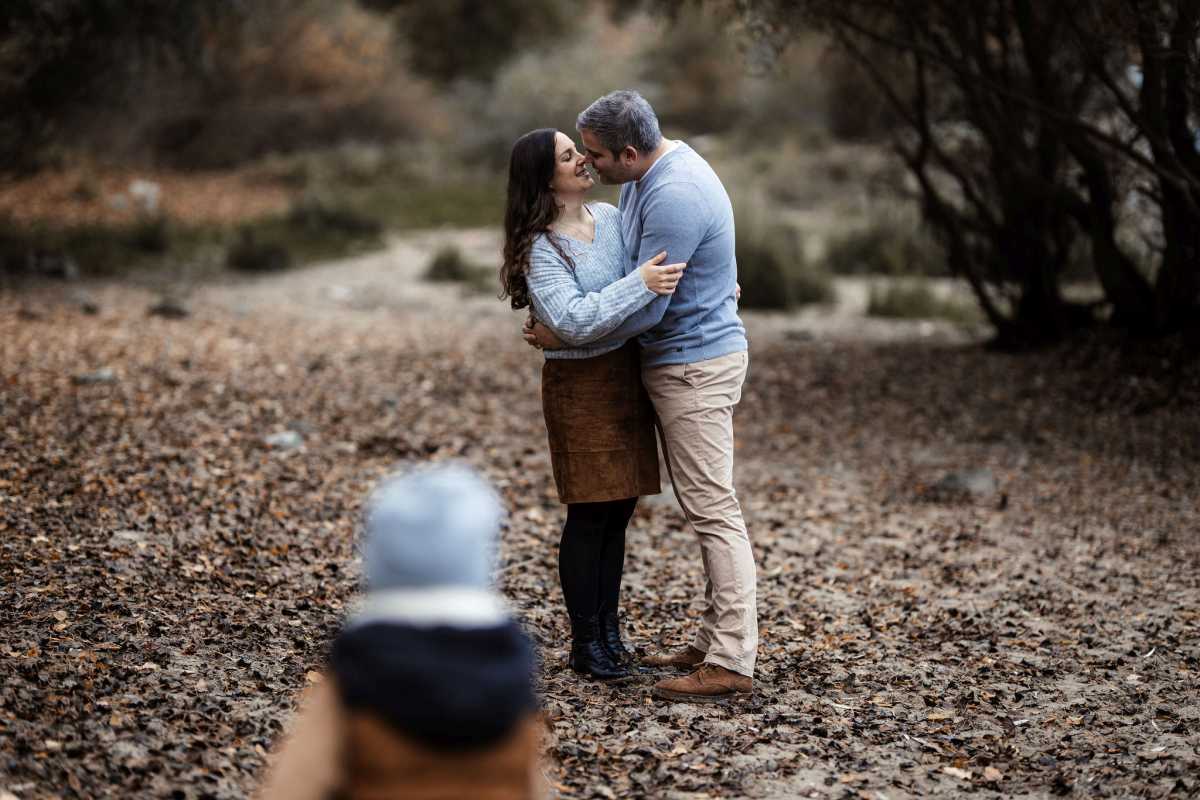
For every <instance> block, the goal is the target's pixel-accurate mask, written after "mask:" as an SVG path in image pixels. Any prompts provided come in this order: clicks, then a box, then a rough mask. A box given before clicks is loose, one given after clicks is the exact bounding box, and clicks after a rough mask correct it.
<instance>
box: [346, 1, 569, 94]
mask: <svg viewBox="0 0 1200 800" xmlns="http://www.w3.org/2000/svg"><path fill="white" fill-rule="evenodd" d="M360 2H362V4H363V5H364V6H366V7H368V8H372V9H375V10H385V11H386V10H394V12H395V25H396V31H397V35H398V36H399V37H400V38H401V39H402V40H403V42H404V44H405V45H406V46H405V48H404V49H405V52H406V53H407V54H408V62H409V64H410V65H411V66H412V68H413V70H415V71H416V72H417V73H419V74H421V75H424V76H426V77H429V78H433V79H434V80H437V81H440V82H443V83H449V82H450V81H453V80H455V79H458V78H470V79H477V80H487V79H489V78H490V77H492V75H493V74H494V73H495V72H496V71H497V70H498V69H499V68H500V67H501V66H502V65H503V64H504V63H505V62H507V61H508V60H509V59H510V58H512V56H513V55H514V54H515V53H519V52H521V51H522V50H524V49H526V48H529V47H536V46H540V45H542V44H544V43H548V42H554V41H555V40H557V39H560V38H562V37H564V36H565V35H567V34H569V33H570V31H571V26H572V23H573V22H574V20H575V18H576V17H577V16H578V15H579V13H580V7H581V4H580V3H579V2H572V1H571V0H438V1H437V2H429V1H428V0H360Z"/></svg>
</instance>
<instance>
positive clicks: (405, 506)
mask: <svg viewBox="0 0 1200 800" xmlns="http://www.w3.org/2000/svg"><path fill="white" fill-rule="evenodd" d="M501 516H502V511H501V506H500V502H499V500H498V498H497V497H496V495H495V493H494V492H493V491H492V490H491V488H490V487H488V486H487V485H486V484H485V483H484V482H483V481H482V480H481V479H480V478H479V477H477V476H476V475H475V474H474V473H473V472H471V471H470V470H468V469H466V468H465V467H460V466H449V467H445V466H443V467H434V468H429V469H425V470H421V471H418V472H414V473H410V474H407V475H404V476H401V477H397V478H393V479H392V480H390V481H388V482H387V483H385V484H384V485H383V486H382V488H380V489H379V490H378V491H377V492H376V493H375V494H374V495H373V496H372V498H371V500H370V502H369V505H368V509H367V514H366V530H365V537H364V543H363V572H364V574H365V577H366V588H367V594H366V597H365V599H364V602H363V607H362V609H361V610H360V611H359V612H358V613H357V614H356V615H354V616H352V617H351V618H350V620H349V621H348V623H347V624H346V626H345V628H344V629H343V630H342V632H341V633H340V635H339V636H338V637H337V639H336V640H335V641H334V644H333V650H332V654H331V657H330V674H329V675H328V676H327V677H326V678H325V679H324V680H322V681H321V682H320V683H319V684H317V685H316V686H315V687H313V689H312V690H310V692H309V696H308V697H307V698H306V699H305V701H304V702H303V703H302V704H301V709H300V712H299V716H298V717H297V719H296V720H295V723H294V726H293V730H292V733H291V735H290V737H289V738H288V739H287V740H286V741H285V742H284V745H283V747H282V749H281V750H280V751H279V753H278V754H277V756H276V757H275V759H274V760H273V761H272V764H271V769H270V773H269V775H268V778H267V781H266V783H265V785H264V787H263V790H262V791H261V793H260V795H259V796H260V797H261V798H262V799H263V800H303V799H304V798H314V799H315V798H331V797H338V798H343V797H344V798H371V799H372V800H375V799H376V798H378V799H379V800H382V798H392V797H396V798H399V797H404V798H419V799H420V800H434V799H435V798H436V800H451V798H455V799H456V800H457V799H458V798H462V799H464V800H466V799H467V798H470V800H510V798H511V799H512V800H516V799H517V798H521V800H524V799H525V798H532V797H540V796H541V795H542V794H543V791H542V785H543V779H542V778H541V773H540V771H539V769H538V765H537V756H538V735H537V730H538V716H537V704H536V699H535V697H534V693H533V687H532V676H533V669H534V665H533V653H532V649H531V647H530V645H529V642H528V640H527V639H526V637H525V635H524V634H523V633H522V631H521V630H520V628H519V627H518V626H517V624H516V623H515V622H514V621H513V620H512V619H511V618H510V617H509V616H508V614H507V612H506V610H505V608H504V605H503V603H502V601H501V599H500V597H499V595H498V594H497V593H496V592H495V591H494V590H493V589H492V586H491V568H492V563H493V554H494V549H495V540H496V535H497V531H498V529H499V525H500V520H501Z"/></svg>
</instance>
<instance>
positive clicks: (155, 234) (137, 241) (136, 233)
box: [129, 214, 171, 253]
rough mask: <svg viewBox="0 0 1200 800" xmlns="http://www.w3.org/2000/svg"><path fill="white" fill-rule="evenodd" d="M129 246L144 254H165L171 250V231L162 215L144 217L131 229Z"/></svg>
mask: <svg viewBox="0 0 1200 800" xmlns="http://www.w3.org/2000/svg"><path fill="white" fill-rule="evenodd" d="M129 244H130V246H131V247H133V248H135V249H137V250H140V251H142V252H143V253H165V252H167V251H168V250H170V249H171V229H170V225H169V224H168V222H167V218H166V217H165V216H163V215H161V214H156V215H154V216H147V217H142V218H141V219H139V220H138V221H137V222H135V223H134V224H133V227H131V228H130V229H129Z"/></svg>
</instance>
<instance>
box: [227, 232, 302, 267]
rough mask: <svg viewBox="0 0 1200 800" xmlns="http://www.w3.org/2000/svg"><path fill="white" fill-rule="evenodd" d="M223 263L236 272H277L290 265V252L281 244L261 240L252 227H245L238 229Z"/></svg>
mask: <svg viewBox="0 0 1200 800" xmlns="http://www.w3.org/2000/svg"><path fill="white" fill-rule="evenodd" d="M225 263H226V265H227V266H228V267H229V268H230V269H235V270H237V271H238V272H278V271H280V270H284V269H287V268H288V267H290V266H291V265H292V254H291V251H290V250H288V248H287V247H286V246H285V245H283V244H280V243H278V242H268V241H262V240H261V239H260V238H259V237H258V236H257V235H256V234H255V232H254V229H253V228H249V227H247V228H242V229H241V230H240V231H238V238H237V241H236V242H234V244H233V245H231V246H230V248H229V251H228V253H226V256H225Z"/></svg>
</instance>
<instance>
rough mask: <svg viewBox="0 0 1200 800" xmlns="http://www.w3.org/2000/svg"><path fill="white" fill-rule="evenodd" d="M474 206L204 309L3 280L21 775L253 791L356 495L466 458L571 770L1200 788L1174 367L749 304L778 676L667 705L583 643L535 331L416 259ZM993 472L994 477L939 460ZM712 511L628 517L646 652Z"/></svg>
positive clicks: (9, 748) (6, 690)
mask: <svg viewBox="0 0 1200 800" xmlns="http://www.w3.org/2000/svg"><path fill="white" fill-rule="evenodd" d="M447 235H448V234H439V233H430V234H423V235H421V236H417V237H412V238H405V239H401V240H397V241H396V242H394V243H393V246H392V247H391V248H390V249H389V250H388V251H387V252H386V253H384V254H376V255H372V256H365V257H363V258H360V259H355V260H353V261H350V262H342V263H338V264H330V265H326V266H321V267H316V268H313V269H308V270H303V271H299V272H295V273H289V274H287V275H282V276H275V277H272V278H269V279H265V280H261V281H251V282H243V283H239V284H237V285H228V286H219V287H206V288H203V289H200V290H198V291H196V292H195V293H194V295H193V297H192V298H191V303H192V308H193V314H192V316H191V317H189V318H187V319H182V320H167V319H160V318H157V317H150V318H148V317H147V316H146V315H145V308H146V305H147V304H148V303H149V302H150V301H151V300H152V297H151V296H150V295H148V294H146V293H144V292H141V291H139V290H136V289H130V288H127V287H122V286H98V287H91V292H92V294H93V296H94V297H95V299H96V300H97V301H98V302H99V304H100V306H101V312H100V314H99V315H97V316H87V315H84V314H81V313H80V312H79V311H78V310H77V309H76V307H75V306H74V305H72V304H71V302H69V298H70V294H69V292H66V291H63V290H61V289H58V288H54V287H50V288H47V289H44V290H38V291H34V292H32V293H27V294H24V295H22V296H20V297H16V296H13V295H0V359H2V360H0V364H2V366H3V373H2V374H0V426H2V429H3V431H4V437H3V440H2V442H0V671H2V673H3V678H4V680H3V681H2V682H0V797H4V796H5V794H4V793H5V792H8V793H9V794H11V795H13V796H16V797H18V798H27V797H49V796H89V797H90V796H113V797H116V796H139V797H140V796H155V797H167V796H171V795H172V792H180V793H181V794H179V795H177V796H185V797H193V796H194V797H200V796H212V797H238V796H243V795H244V794H245V793H246V792H247V791H248V790H250V788H251V787H252V786H253V785H254V783H255V780H256V777H257V774H258V772H259V770H260V768H261V764H262V759H263V755H264V753H265V751H266V749H267V748H269V747H270V745H271V743H272V742H273V741H274V740H275V739H276V738H277V736H278V734H279V731H280V729H281V726H282V724H283V722H284V721H285V720H286V718H287V714H288V711H289V709H290V707H291V703H292V702H293V699H294V697H295V694H296V693H297V692H298V691H299V690H300V689H301V688H302V687H303V686H304V685H305V684H306V682H307V681H309V680H311V679H312V673H313V672H314V671H316V670H319V669H320V666H321V663H322V659H323V656H324V652H325V647H326V646H327V643H328V641H329V637H330V636H331V635H332V633H333V632H334V630H336V627H337V625H338V623H339V620H340V618H341V615H342V613H343V609H344V606H345V603H346V602H347V601H349V600H350V598H352V597H353V592H354V588H355V585H356V580H357V564H356V561H355V556H354V552H353V536H354V529H355V515H356V513H357V509H358V507H359V503H360V502H361V499H362V497H363V496H364V494H365V492H366V491H367V490H368V488H369V487H370V486H371V485H372V483H373V482H374V481H375V480H377V479H378V478H379V477H380V476H381V475H383V474H385V473H386V472H387V470H388V469H389V468H391V467H392V466H393V465H394V464H396V463H397V462H402V461H407V460H413V459H428V458H450V457H457V458H465V459H467V460H469V461H471V462H472V463H474V464H476V465H478V466H479V467H480V468H481V469H483V470H485V471H486V472H487V474H488V475H489V477H490V478H491V479H492V480H493V481H495V482H496V483H497V485H499V486H500V487H501V489H502V491H503V492H504V494H505V497H506V499H507V502H508V505H509V507H510V508H511V510H512V517H511V520H510V523H509V525H508V528H507V530H506V531H505V534H504V537H503V552H502V559H503V566H502V568H501V572H500V578H499V579H500V582H501V585H502V586H503V588H504V591H505V592H506V594H507V595H508V597H509V598H510V599H511V601H512V603H513V605H514V608H515V609H516V611H517V613H518V614H519V615H520V617H521V618H522V620H523V621H524V622H525V623H526V625H527V626H528V629H529V631H530V632H531V634H532V635H533V636H534V638H535V639H536V640H537V642H538V644H539V648H540V652H541V657H542V671H541V682H542V691H543V696H544V699H545V705H546V711H547V717H548V742H547V756H548V760H547V767H546V771H547V776H548V779H549V780H550V781H551V783H552V784H553V785H554V786H555V787H557V788H556V791H558V792H559V793H560V794H561V795H562V796H564V797H653V798H718V797H720V798H734V797H764V798H794V797H837V798H842V797H862V798H871V799H872V800H876V798H905V797H914V798H915V797H960V796H962V795H964V794H972V795H974V796H979V797H1046V796H1051V795H1072V794H1073V795H1075V796H1080V797H1083V796H1087V797H1106V796H1107V797H1129V796H1142V797H1168V796H1172V797H1174V796H1178V797H1185V796H1195V795H1196V794H1197V793H1200V780H1198V779H1197V778H1196V775H1197V774H1198V771H1200V753H1198V748H1200V704H1198V696H1197V690H1196V684H1197V677H1198V676H1197V672H1198V671H1200V611H1198V610H1197V609H1198V608H1200V577H1198V576H1200V570H1198V569H1197V567H1198V566H1200V545H1198V543H1197V539H1196V535H1195V533H1196V530H1197V528H1198V522H1200V514H1198V513H1197V511H1198V509H1197V507H1196V497H1197V477H1196V476H1197V469H1196V466H1197V464H1198V463H1200V452H1198V448H1197V446H1196V445H1195V444H1194V443H1195V442H1196V441H1197V440H1198V439H1200V421H1198V420H1197V415H1196V413H1195V406H1194V404H1193V400H1194V397H1193V396H1192V395H1190V394H1186V393H1185V394H1183V395H1176V396H1174V397H1168V399H1167V400H1165V401H1162V402H1157V401H1156V402H1155V403H1151V404H1148V405H1147V404H1145V403H1144V402H1143V401H1144V400H1145V399H1146V398H1147V397H1152V398H1153V397H1157V395H1155V393H1154V392H1155V389H1156V386H1157V384H1156V383H1155V381H1156V380H1157V378H1156V377H1155V376H1154V375H1149V376H1146V375H1141V376H1137V375H1135V376H1133V378H1134V380H1132V382H1131V377H1130V376H1129V375H1127V374H1124V373H1113V372H1110V371H1108V370H1109V367H1108V366H1107V364H1108V362H1106V361H1105V353H1106V352H1107V351H1105V350H1103V349H1097V350H1094V351H1093V350H1087V349H1086V348H1083V349H1082V350H1076V349H1073V350H1069V351H1051V352H1047V353H1042V354H1038V355H1035V356H1027V357H1023V358H1020V359H1017V358H1010V357H1004V356H997V355H988V354H985V353H984V352H982V351H981V350H979V349H977V348H975V347H968V346H964V345H963V344H962V343H961V341H960V340H959V339H957V338H955V336H954V335H953V334H952V332H945V331H940V330H938V329H934V330H933V331H932V332H930V331H929V330H928V329H925V330H924V331H923V330H922V329H920V328H916V329H904V330H900V332H901V333H908V334H914V335H913V336H909V337H907V338H906V337H899V338H898V337H897V335H896V333H897V331H896V330H892V331H891V332H890V334H889V336H887V337H882V336H859V337H855V336H853V335H852V334H853V332H854V331H855V330H858V331H862V330H865V329H864V328H863V326H862V325H861V323H859V325H858V326H857V327H856V326H855V324H854V323H853V322H845V321H839V322H829V321H828V320H823V321H821V322H820V325H824V326H825V327H823V328H822V327H820V326H819V325H818V324H817V323H815V322H813V321H812V320H813V319H814V318H815V317H814V318H803V317H802V318H799V319H797V318H793V317H780V316H757V315H747V325H748V328H749V330H750V333H751V337H752V340H753V348H752V366H751V377H750V379H749V382H748V384H747V387H746V392H745V397H744V400H743V404H742V406H741V407H740V409H739V413H738V423H737V424H738V442H739V444H738V453H737V455H738V484H739V492H740V496H741V498H742V500H743V504H744V507H745V511H746V515H747V520H748V522H749V524H750V527H751V531H752V537H753V540H754V543H755V548H756V555H757V557H758V560H759V613H760V619H761V625H762V646H761V649H760V663H759V673H758V676H757V679H758V697H757V699H756V700H755V701H754V702H752V703H750V704H749V705H748V706H746V707H744V708H739V709H725V708H705V707H695V706H689V705H683V704H660V703H655V702H653V701H651V700H650V699H649V697H648V696H647V695H646V693H645V689H644V687H639V688H636V689H632V690H629V689H627V690H623V691H618V690H610V689H597V688H595V687H591V686H586V685H582V684H580V683H579V682H578V681H577V680H576V679H575V678H574V676H573V675H571V674H570V672H569V671H568V670H566V669H565V667H564V659H565V648H564V643H565V641H566V635H567V632H566V626H565V624H564V622H563V619H562V616H563V615H562V612H561V608H560V598H559V593H558V587H557V578H556V573H555V567H554V564H555V560H554V559H555V542H556V538H557V528H558V525H559V522H560V519H561V509H560V507H559V506H558V504H557V502H556V501H555V500H554V497H553V490H552V485H551V482H550V478H549V474H548V471H549V470H548V463H547V458H546V455H545V448H544V435H545V434H544V428H543V426H542V422H541V417H540V410H539V405H538V397H537V390H536V386H537V380H538V378H537V375H538V357H537V354H536V353H533V352H531V351H529V350H528V349H527V348H525V346H524V345H523V344H521V343H520V342H519V341H518V340H517V339H516V337H515V335H514V330H513V329H514V326H515V324H516V318H515V317H514V315H513V314H511V313H510V312H508V311H507V310H505V309H504V308H503V305H502V304H501V303H499V302H497V301H495V300H493V299H491V298H487V297H469V298H466V299H465V300H462V301H461V302H459V300H460V298H459V297H458V290H457V289H456V288H453V287H445V286H429V285H425V284H421V283H420V282H419V281H417V280H416V276H417V275H419V272H420V269H421V268H422V266H423V264H424V261H425V258H426V257H427V255H428V254H429V253H430V252H432V250H433V249H434V248H435V247H436V246H437V245H438V244H440V243H441V242H442V241H443V240H444V239H445V237H446V236H447ZM454 237H455V239H456V241H459V242H460V243H464V244H466V245H467V246H468V247H470V248H474V249H475V250H476V251H477V252H479V253H480V254H483V253H487V252H489V250H490V248H494V246H495V240H494V238H489V237H494V234H489V233H487V232H470V233H467V234H455V235H454ZM19 308H23V309H26V311H27V312H29V311H32V312H34V313H33V314H32V315H31V314H29V313H26V314H24V315H21V314H18V313H17V310H18V309H19ZM31 316H32V318H31ZM818 316H819V315H818ZM828 316H830V317H832V316H836V315H828ZM839 326H841V327H839ZM884 338H886V341H883V340H881V339H884ZM864 339H865V340H864ZM104 369H107V370H110V372H109V373H104V372H103V371H102V370H104ZM1184 377H1185V379H1186V380H1185V385H1187V386H1191V385H1192V383H1191V381H1193V380H1194V377H1195V376H1192V375H1190V373H1189V375H1186V376H1184ZM1135 412H1136V413H1135ZM289 430H290V431H292V432H294V433H295V434H297V435H298V439H299V441H300V445H299V446H298V447H296V448H294V449H288V448H279V447H274V448H273V447H271V446H269V445H268V444H266V442H265V437H267V436H269V435H270V434H272V433H278V432H282V431H289ZM971 470H974V471H975V472H973V473H971V475H974V476H975V477H976V478H981V483H982V486H981V487H977V488H980V489H981V491H980V492H979V493H978V494H975V495H972V494H970V493H969V492H965V491H962V492H959V491H954V490H944V491H943V490H940V489H938V490H935V489H934V488H932V487H934V486H935V484H937V483H938V482H939V481H940V480H941V479H942V478H943V477H945V476H946V475H947V474H948V473H966V472H969V471H971ZM985 471H986V472H985ZM968 477H969V476H968ZM982 478H986V479H987V480H982ZM685 527H686V526H685V524H684V521H683V519H682V518H681V516H680V515H679V513H678V511H677V510H676V509H675V508H674V506H673V504H672V503H670V502H669V501H662V500H654V501H650V502H646V503H644V504H643V506H642V508H641V509H640V510H639V512H638V514H637V516H636V517H635V520H634V524H633V528H632V531H631V534H630V538H629V544H628V553H629V556H628V561H627V576H628V579H627V584H626V587H627V588H626V592H625V601H626V607H627V614H628V619H627V627H628V630H629V634H630V638H631V639H632V641H633V643H634V644H635V645H636V646H637V647H639V648H643V649H645V648H650V647H657V646H659V645H660V644H661V643H679V642H682V641H684V637H685V635H686V632H687V630H688V629H689V627H690V625H692V624H694V622H695V618H696V616H697V614H698V607H697V604H696V600H697V596H698V594H699V591H700V589H701V584H700V578H701V576H700V564H699V559H698V558H697V557H696V552H695V545H694V542H693V540H692V538H691V535H690V534H689V533H688V532H687V531H686V529H685Z"/></svg>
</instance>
